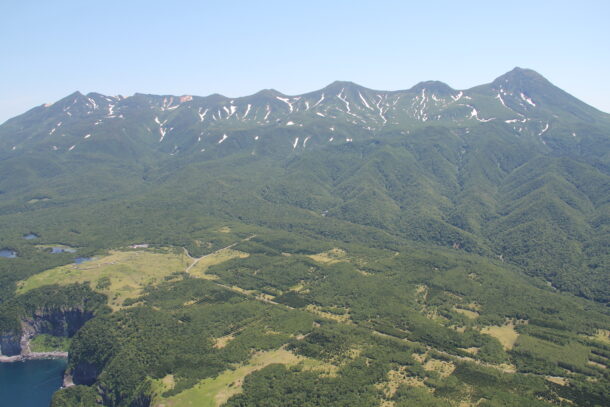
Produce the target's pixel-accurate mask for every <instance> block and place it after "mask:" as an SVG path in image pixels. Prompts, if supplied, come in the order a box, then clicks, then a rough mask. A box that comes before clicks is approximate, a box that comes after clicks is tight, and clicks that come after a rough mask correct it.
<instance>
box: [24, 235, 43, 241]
mask: <svg viewBox="0 0 610 407" xmlns="http://www.w3.org/2000/svg"><path fill="white" fill-rule="evenodd" d="M39 237H40V236H38V235H37V234H36V233H28V234H27V235H23V238H24V239H25V240H33V239H38V238H39Z"/></svg>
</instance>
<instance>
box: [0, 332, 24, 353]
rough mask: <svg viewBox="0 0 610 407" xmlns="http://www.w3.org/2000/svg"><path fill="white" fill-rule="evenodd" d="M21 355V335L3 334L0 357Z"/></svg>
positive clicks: (0, 339)
mask: <svg viewBox="0 0 610 407" xmlns="http://www.w3.org/2000/svg"><path fill="white" fill-rule="evenodd" d="M20 353H21V334H20V333H19V332H3V333H2V334H0V355H4V356H15V355H19V354H20Z"/></svg>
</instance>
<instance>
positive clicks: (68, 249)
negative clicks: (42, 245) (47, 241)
mask: <svg viewBox="0 0 610 407" xmlns="http://www.w3.org/2000/svg"><path fill="white" fill-rule="evenodd" d="M51 253H53V254H57V253H76V249H74V248H72V247H51Z"/></svg>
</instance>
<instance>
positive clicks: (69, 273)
mask: <svg viewBox="0 0 610 407" xmlns="http://www.w3.org/2000/svg"><path fill="white" fill-rule="evenodd" d="M189 260H190V259H189V258H188V257H186V255H184V254H182V253H180V254H178V253H175V252H173V251H171V250H169V249H167V250H164V251H162V252H159V251H158V250H157V251H155V252H152V251H148V250H138V251H111V252H110V254H109V255H108V256H104V257H100V258H96V259H93V260H92V261H89V262H87V263H82V264H70V265H66V266H61V267H56V268H53V269H50V270H46V271H43V272H42V273H39V274H36V275H33V276H31V277H30V278H28V279H27V280H24V281H21V282H19V283H18V284H17V294H23V293H26V292H28V291H30V290H32V289H34V288H38V287H42V286H45V285H51V284H59V285H67V284H72V283H83V282H89V283H90V285H91V288H92V289H93V290H95V291H98V292H101V293H103V294H106V295H108V298H109V305H110V306H111V307H112V308H113V309H115V310H116V309H119V308H121V307H122V305H123V301H125V300H126V299H128V298H136V297H138V296H139V295H141V293H142V289H143V288H144V287H145V286H147V285H150V284H156V283H159V282H162V281H164V279H165V277H167V276H169V275H171V274H172V273H177V272H182V271H184V269H185V267H186V266H187V265H188V262H189Z"/></svg>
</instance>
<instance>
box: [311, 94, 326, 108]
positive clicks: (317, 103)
mask: <svg viewBox="0 0 610 407" xmlns="http://www.w3.org/2000/svg"><path fill="white" fill-rule="evenodd" d="M323 100H324V93H322V96H321V97H320V100H318V101H317V102H316V104H315V105H313V106H312V107H316V106H318V105H319V104H320V103H322V101H323Z"/></svg>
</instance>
